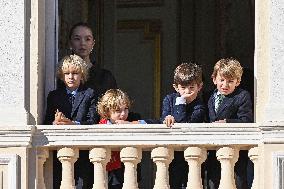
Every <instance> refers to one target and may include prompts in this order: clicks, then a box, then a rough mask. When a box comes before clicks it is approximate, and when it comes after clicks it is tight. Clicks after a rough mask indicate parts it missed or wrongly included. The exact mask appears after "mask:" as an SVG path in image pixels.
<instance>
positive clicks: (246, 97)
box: [208, 58, 253, 123]
mask: <svg viewBox="0 0 284 189" xmlns="http://www.w3.org/2000/svg"><path fill="white" fill-rule="evenodd" d="M242 74H243V68H242V67H241V65H240V63H239V62H238V61H237V60H235V59H232V58H231V59H221V60H219V61H218V62H217V63H216V64H215V66H214V71H213V74H212V79H213V82H214V84H215V85H216V87H217V89H215V91H214V92H213V94H212V95H211V97H210V99H209V101H208V110H209V120H210V122H227V123H251V122H253V114H252V102H251V99H250V94H249V92H247V91H245V90H243V89H241V88H238V86H239V85H240V82H241V77H242Z"/></svg>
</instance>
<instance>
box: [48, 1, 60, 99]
mask: <svg viewBox="0 0 284 189" xmlns="http://www.w3.org/2000/svg"><path fill="white" fill-rule="evenodd" d="M57 9H58V0H54V1H45V34H46V36H45V99H46V97H47V95H48V93H49V91H51V90H54V89H55V87H56V79H55V78H56V76H55V73H56V64H57V62H58V10H57Z"/></svg>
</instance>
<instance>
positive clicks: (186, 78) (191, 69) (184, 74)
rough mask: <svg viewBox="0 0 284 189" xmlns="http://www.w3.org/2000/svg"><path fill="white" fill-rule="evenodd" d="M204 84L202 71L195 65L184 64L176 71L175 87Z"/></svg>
mask: <svg viewBox="0 0 284 189" xmlns="http://www.w3.org/2000/svg"><path fill="white" fill-rule="evenodd" d="M194 83H196V84H198V85H199V84H201V83H202V69H201V67H200V66H199V65H197V64H195V63H182V64H180V65H179V66H178V67H176V69H175V71H174V84H175V85H183V86H186V85H189V84H194Z"/></svg>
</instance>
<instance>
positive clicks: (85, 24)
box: [69, 22, 94, 40]
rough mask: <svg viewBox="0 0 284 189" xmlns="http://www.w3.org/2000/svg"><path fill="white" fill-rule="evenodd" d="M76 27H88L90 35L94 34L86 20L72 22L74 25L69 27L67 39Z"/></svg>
mask: <svg viewBox="0 0 284 189" xmlns="http://www.w3.org/2000/svg"><path fill="white" fill-rule="evenodd" d="M77 27H85V28H88V29H89V30H90V31H91V33H92V35H93V36H94V34H93V31H92V28H91V26H90V25H89V24H88V23H86V22H78V23H76V24H74V25H73V26H72V27H71V29H70V32H69V40H70V39H71V37H72V35H73V33H74V30H75V29H76V28H77Z"/></svg>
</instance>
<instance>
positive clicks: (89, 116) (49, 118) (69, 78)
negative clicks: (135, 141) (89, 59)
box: [44, 55, 99, 189]
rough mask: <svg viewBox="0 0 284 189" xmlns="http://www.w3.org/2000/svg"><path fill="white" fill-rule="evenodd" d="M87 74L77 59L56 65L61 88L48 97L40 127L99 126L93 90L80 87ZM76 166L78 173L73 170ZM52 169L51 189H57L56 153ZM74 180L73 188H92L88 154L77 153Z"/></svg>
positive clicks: (73, 58)
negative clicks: (97, 124) (61, 84)
mask: <svg viewBox="0 0 284 189" xmlns="http://www.w3.org/2000/svg"><path fill="white" fill-rule="evenodd" d="M87 73H88V70H87V65H86V63H85V61H84V60H83V59H82V58H81V57H79V56H77V55H70V56H66V57H65V58H63V59H62V61H60V63H59V65H58V68H57V77H58V78H59V79H60V80H62V81H63V82H64V84H65V87H64V88H63V87H61V88H59V89H57V90H54V91H51V92H50V93H49V94H48V97H47V108H46V114H45V120H44V124H47V125H52V124H53V125H74V124H77V125H78V124H82V125H83V124H85V125H86V124H88V125H91V124H95V123H98V122H99V116H98V114H97V112H96V104H97V100H98V95H97V94H96V93H95V92H94V91H93V89H90V88H86V87H85V86H84V83H85V81H86V80H87ZM78 166H79V167H80V169H77V168H76V167H78ZM53 169H54V175H53V188H54V189H57V188H58V189H59V186H60V181H61V163H60V162H59V161H58V159H57V157H56V153H54V156H53ZM76 170H78V171H76ZM75 180H76V188H83V189H85V188H92V184H93V181H92V180H93V168H92V163H90V161H88V154H82V153H81V151H80V158H79V159H78V161H77V162H76V163H75Z"/></svg>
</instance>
